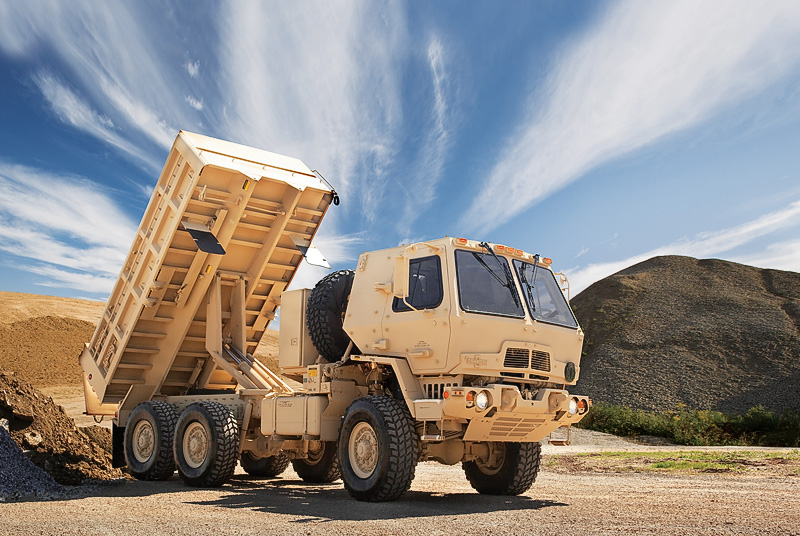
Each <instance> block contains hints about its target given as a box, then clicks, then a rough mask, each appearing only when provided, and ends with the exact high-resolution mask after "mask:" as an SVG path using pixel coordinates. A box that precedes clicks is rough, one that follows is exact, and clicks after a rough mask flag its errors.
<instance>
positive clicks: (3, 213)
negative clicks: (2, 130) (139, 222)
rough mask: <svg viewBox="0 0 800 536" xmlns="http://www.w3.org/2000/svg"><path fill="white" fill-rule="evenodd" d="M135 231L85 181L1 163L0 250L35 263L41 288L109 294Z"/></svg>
mask: <svg viewBox="0 0 800 536" xmlns="http://www.w3.org/2000/svg"><path fill="white" fill-rule="evenodd" d="M135 230H136V225H135V223H134V222H133V221H132V220H131V218H130V217H128V216H127V215H126V214H125V213H124V212H123V211H122V210H121V209H120V208H119V207H118V206H117V205H116V203H114V202H113V201H112V200H111V199H110V198H109V197H108V196H107V195H106V194H105V193H103V192H101V191H100V189H99V188H98V187H97V186H95V185H94V184H92V183H90V182H89V181H86V180H84V179H81V178H79V177H65V176H59V175H54V174H51V173H46V172H42V171H40V170H36V169H33V168H29V167H25V166H19V165H12V164H7V163H5V162H2V161H0V238H1V240H0V250H3V251H6V252H8V253H11V254H13V255H15V256H17V257H20V258H27V259H31V260H33V261H35V262H36V263H37V264H34V265H30V266H27V267H26V269H27V270H29V271H31V272H34V273H37V274H40V275H43V276H45V277H47V278H49V279H44V280H42V281H41V282H40V284H44V285H50V286H70V287H72V288H77V289H79V290H83V291H85V292H109V291H110V290H111V286H112V285H113V282H114V280H115V276H116V274H117V273H118V272H119V269H120V267H121V265H122V263H123V261H124V259H125V255H126V253H127V251H128V249H129V247H130V242H131V239H132V237H133V236H134V233H135ZM103 281H104V282H106V283H108V285H107V286H106V287H103V288H102V290H98V288H100V284H101V282H103ZM81 282H84V283H86V284H85V285H83V284H82V283H81ZM79 285H80V286H79Z"/></svg>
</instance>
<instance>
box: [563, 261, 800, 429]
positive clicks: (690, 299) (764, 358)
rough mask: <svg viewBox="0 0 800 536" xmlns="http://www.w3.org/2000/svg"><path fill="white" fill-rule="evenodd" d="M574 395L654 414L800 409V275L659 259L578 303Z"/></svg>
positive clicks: (595, 288)
mask: <svg viewBox="0 0 800 536" xmlns="http://www.w3.org/2000/svg"><path fill="white" fill-rule="evenodd" d="M572 307H573V309H574V311H575V315H576V316H577V317H578V321H579V322H580V324H581V327H582V328H583V329H584V331H585V332H586V339H585V341H584V356H583V357H582V360H581V373H580V379H579V381H578V385H577V386H576V387H575V392H576V393H584V394H587V395H589V396H591V397H592V398H594V399H595V400H598V401H604V402H611V403H614V404H619V405H624V406H629V407H634V408H641V409H650V410H674V409H677V408H679V407H681V406H686V407H688V408H691V409H713V410H718V411H722V412H727V413H740V412H744V411H747V410H748V409H750V408H751V407H753V406H755V405H759V404H761V405H764V406H766V407H767V408H769V409H772V410H774V411H782V410H783V409H787V408H788V409H794V410H800V274H797V273H794V272H784V271H780V270H763V269H760V268H754V267H751V266H745V265H741V264H736V263H732V262H727V261H721V260H716V259H708V260H697V259H693V258H690V257H678V256H666V257H655V258H652V259H650V260H647V261H645V262H642V263H640V264H637V265H635V266H631V267H630V268H626V269H625V270H622V271H620V272H618V273H616V274H614V275H612V276H610V277H607V278H605V279H603V280H601V281H598V282H596V283H594V284H593V285H592V286H590V287H589V288H587V289H586V290H584V291H583V292H581V293H580V294H579V295H578V296H576V297H575V298H574V299H573V300H572Z"/></svg>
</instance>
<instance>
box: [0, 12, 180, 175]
mask: <svg viewBox="0 0 800 536" xmlns="http://www.w3.org/2000/svg"><path fill="white" fill-rule="evenodd" d="M147 9H150V8H148V7H147V6H143V5H138V4H126V3H120V2H92V1H90V0H74V1H72V2H69V3H68V4H65V3H63V2H59V1H58V0H41V1H37V2H4V3H2V11H0V52H3V53H5V54H6V55H12V56H15V57H21V58H25V59H27V60H30V61H31V62H34V63H35V64H39V65H40V66H41V65H42V64H45V65H47V66H46V67H42V68H40V69H39V73H38V74H36V75H35V79H34V81H35V83H36V84H37V87H39V89H40V90H41V91H42V93H43V95H44V96H45V98H46V100H47V102H48V105H49V106H50V107H51V108H52V109H53V110H54V111H55V112H56V113H57V115H58V116H59V118H60V119H61V120H62V121H64V122H65V123H66V124H69V125H71V126H74V127H76V128H78V129H81V130H83V131H84V132H88V133H90V134H93V135H95V136H97V137H98V139H100V140H102V141H105V142H107V143H109V144H110V145H112V146H113V147H115V148H116V149H121V150H122V151H123V152H124V153H126V154H128V155H134V156H136V158H137V160H139V161H142V160H143V156H142V155H147V154H148V152H149V151H152V150H153V147H152V146H151V145H149V144H150V143H153V142H154V143H155V144H156V145H157V146H158V147H160V148H161V149H162V150H163V149H164V148H168V147H169V146H170V145H171V144H172V140H173V139H174V136H175V134H176V133H177V129H176V128H175V126H174V125H176V124H177V125H180V126H181V127H182V128H187V127H190V126H191V125H193V124H194V123H193V121H192V119H191V116H190V115H187V114H190V113H192V112H189V111H188V110H186V107H185V106H183V105H182V104H183V103H184V97H183V95H184V94H185V91H186V85H185V83H186V80H184V79H182V78H181V76H180V74H181V73H180V71H176V69H174V68H173V67H172V66H171V65H169V63H168V62H167V59H166V58H164V54H163V51H162V50H160V49H159V45H158V43H159V42H161V41H162V39H160V36H158V35H157V34H155V33H154V32H156V30H153V29H152V28H153V27H155V26H156V25H154V24H151V23H148V20H146V19H147V17H146V16H145V15H143V13H146V10H147ZM45 51H47V53H46V54H45V53H44V52H45ZM53 54H54V55H55V58H56V60H55V61H51V60H50V58H51V57H53V56H52V55H53ZM56 66H57V67H58V69H63V70H64V76H66V77H67V78H69V80H70V83H71V84H70V87H67V86H66V85H65V84H63V83H62V82H60V81H59V80H58V79H57V78H56V77H55V76H53V75H52V74H49V72H52V71H55V69H56ZM187 69H188V67H187ZM42 71H45V74H42ZM190 74H191V73H190ZM183 78H185V76H184V77H183ZM89 103H90V104H89ZM69 104H73V105H75V106H76V107H75V108H74V109H71V108H70V107H68V106H67V105H69ZM184 112H185V113H184ZM162 156H163V153H158V155H157V157H156V158H155V159H154V160H155V161H160V160H161V158H162ZM147 160H150V161H151V162H152V161H153V159H152V157H151V158H148V159H147ZM152 167H153V166H152V165H149V166H148V171H151V170H152Z"/></svg>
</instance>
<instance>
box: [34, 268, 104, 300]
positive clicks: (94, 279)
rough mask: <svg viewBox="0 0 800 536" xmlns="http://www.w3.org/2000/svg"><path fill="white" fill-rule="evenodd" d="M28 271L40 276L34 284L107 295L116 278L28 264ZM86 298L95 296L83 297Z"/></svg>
mask: <svg viewBox="0 0 800 536" xmlns="http://www.w3.org/2000/svg"><path fill="white" fill-rule="evenodd" d="M27 270H28V271H29V272H33V273H35V274H37V275H40V276H42V277H43V278H44V279H40V280H39V281H38V282H37V283H36V284H37V285H39V286H42V287H51V288H72V289H77V290H82V291H83V292H94V293H96V294H103V295H108V294H109V293H110V292H111V289H113V288H114V283H115V282H116V278H115V277H113V276H108V275H97V274H91V273H86V272H69V271H66V270H59V269H58V268H54V267H52V266H29V267H28V268H27ZM83 299H87V300H91V299H96V298H83Z"/></svg>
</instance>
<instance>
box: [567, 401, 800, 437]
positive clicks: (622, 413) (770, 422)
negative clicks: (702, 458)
mask: <svg viewBox="0 0 800 536" xmlns="http://www.w3.org/2000/svg"><path fill="white" fill-rule="evenodd" d="M577 426H578V427H579V428H586V429H589V430H597V431H599V432H606V433H609V434H614V435H618V436H623V437H633V436H641V435H649V436H658V437H665V438H667V439H670V440H671V441H673V442H675V443H678V444H681V445H758V446H770V447H798V446H800V414H799V413H797V412H796V411H784V412H783V413H782V414H780V415H778V414H775V413H773V412H771V411H769V410H768V409H766V408H764V407H763V406H756V407H754V408H751V409H750V410H749V411H748V412H747V413H745V414H744V415H729V414H725V413H720V412H719V411H707V410H689V409H687V408H686V407H679V408H677V409H676V410H672V411H662V412H653V411H642V410H638V409H631V408H627V407H623V406H615V405H613V404H605V403H598V404H595V405H594V406H593V407H592V409H591V410H590V411H589V414H588V415H587V416H586V417H584V419H583V420H582V421H581V422H580V423H578V425H577Z"/></svg>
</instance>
